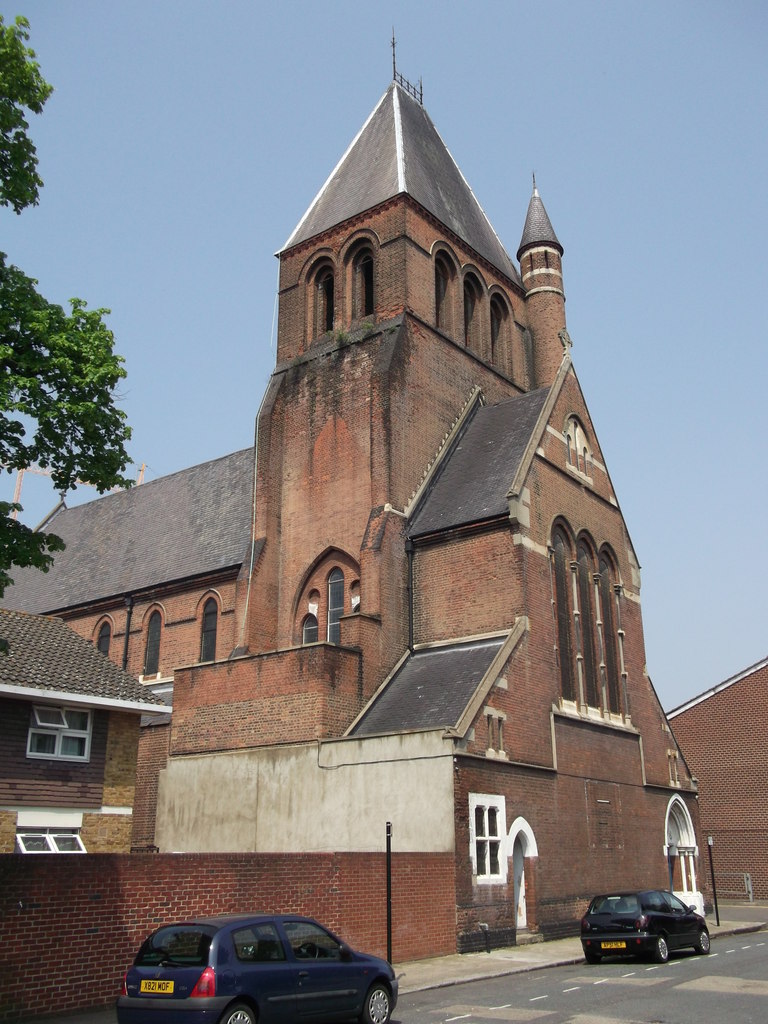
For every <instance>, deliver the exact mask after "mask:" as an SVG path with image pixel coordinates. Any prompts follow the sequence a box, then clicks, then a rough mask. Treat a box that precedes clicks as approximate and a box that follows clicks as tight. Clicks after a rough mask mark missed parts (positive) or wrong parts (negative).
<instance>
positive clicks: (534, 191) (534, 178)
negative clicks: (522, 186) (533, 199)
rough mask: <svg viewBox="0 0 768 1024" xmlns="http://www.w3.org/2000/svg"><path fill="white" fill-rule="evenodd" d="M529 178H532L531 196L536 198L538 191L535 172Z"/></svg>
mask: <svg viewBox="0 0 768 1024" xmlns="http://www.w3.org/2000/svg"><path fill="white" fill-rule="evenodd" d="M531 177H532V178H533V194H534V195H535V196H537V195H538V194H539V192H538V189H537V188H536V171H533V172H532V174H531Z"/></svg>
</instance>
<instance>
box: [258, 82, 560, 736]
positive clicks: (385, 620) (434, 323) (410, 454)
mask: <svg viewBox="0 0 768 1024" xmlns="http://www.w3.org/2000/svg"><path fill="white" fill-rule="evenodd" d="M521 251H522V252H523V253H524V254H525V259H526V265H527V266H528V268H529V269H528V272H527V280H526V282H524V281H523V280H521V278H520V274H519V273H518V270H517V268H516V266H515V265H514V263H513V262H512V260H511V259H510V257H509V256H508V255H507V253H506V251H505V249H504V247H503V246H502V244H501V243H500V241H499V239H498V237H497V235H496V233H495V231H494V230H493V228H492V227H491V225H490V223H489V221H488V219H487V217H486V215H485V213H484V212H483V210H482V208H481V207H480V205H479V203H478V202H477V199H476V198H475V196H474V194H473V192H472V190H471V188H470V187H469V185H468V183H467V182H466V180H465V179H464V177H463V175H462V174H461V172H460V170H459V168H458V167H457V165H456V163H455V162H454V160H453V158H452V157H451V155H450V153H449V152H448V150H447V148H446V146H445V144H444V143H443V141H442V139H441V137H440V135H439V134H438V132H437V130H436V128H435V127H434V125H433V123H432V121H431V120H430V118H429V116H428V114H427V112H426V110H425V109H424V107H423V106H422V104H421V102H420V99H419V98H418V97H417V96H416V95H415V94H414V92H413V91H411V90H409V88H407V87H406V86H404V85H401V84H399V83H398V82H395V81H393V82H392V84H391V85H390V86H389V88H388V89H387V91H386V92H385V94H384V96H383V97H382V99H381V100H380V102H379V103H378V104H377V106H376V108H375V109H374V111H373V112H372V114H371V115H370V117H369V118H368V120H367V121H366V123H365V124H364V125H363V127H362V129H361V130H360V132H359V133H358V135H357V136H356V138H355V139H354V140H353V142H352V143H351V145H350V146H349V148H348V149H347V151H346V152H345V153H344V155H343V156H342V158H341V160H340V161H339V163H338V164H337V166H336V167H335V169H334V170H333V172H332V173H331V175H330V177H329V178H328V179H327V181H326V182H325V184H324V185H323V187H322V189H321V190H320V192H319V193H318V195H317V196H316V198H315V199H314V200H313V202H312V203H311V205H310V207H309V209H308V210H307V212H306V213H305V214H304V216H303V217H302V219H301V221H300V222H299V224H298V225H297V227H296V228H295V230H294V231H293V232H292V233H291V235H290V237H289V238H288V240H287V241H286V243H285V245H284V246H283V248H282V249H281V251H280V252H279V253H278V258H279V260H280V284H279V302H280V307H279V318H278V344H277V363H276V367H275V371H274V373H273V375H272V379H271V381H270V384H269V387H268V390H267V394H266V396H265V400H264V402H263V404H262V408H261V411H260V414H259V418H258V425H257V446H258V452H257V474H256V493H255V518H254V534H253V544H254V552H255V554H256V557H255V559H254V561H253V566H252V567H250V566H249V570H248V572H247V573H244V574H243V576H242V578H241V581H240V595H239V605H240V607H239V609H238V614H239V616H240V618H241V621H242V622H243V633H242V639H241V650H247V651H248V652H250V653H251V654H261V653H265V652H270V651H272V652H274V651H287V650H292V651H294V652H296V651H297V650H298V651H299V653H297V654H294V655H293V656H291V658H289V659H288V660H294V661H301V662H302V663H303V662H304V661H306V659H307V657H308V656H309V653H308V652H307V651H303V652H302V651H301V650H300V649H301V648H305V647H310V646H311V645H312V644H326V645H327V644H328V643H330V644H333V645H335V646H333V647H328V646H325V647H318V648H314V649H313V650H312V652H311V656H312V658H313V659H314V660H313V665H312V669H311V672H310V671H309V670H304V669H302V670H299V669H297V668H296V667H295V666H294V668H292V669H290V670H289V671H287V674H286V676H285V683H284V685H285V687H286V689H290V688H291V686H292V685H293V684H292V682H291V680H293V679H295V678H296V672H297V671H299V674H300V676H301V678H302V679H304V680H305V681H306V685H307V686H311V687H312V686H314V687H317V688H318V690H319V691H325V689H326V688H327V686H328V685H329V680H332V679H334V678H336V677H337V676H338V674H339V673H340V672H341V673H342V675H344V674H345V673H347V674H348V675H349V678H355V679H357V680H359V693H358V695H357V697H356V698H355V700H359V701H361V702H362V701H364V700H367V699H368V698H369V697H370V696H371V694H372V693H373V692H374V691H375V689H376V688H377V687H378V686H379V685H380V683H381V681H382V679H383V678H384V676H385V675H386V673H387V672H388V671H389V670H390V669H391V668H392V666H393V665H394V664H395V663H396V662H397V661H398V659H399V658H401V657H402V656H403V654H404V653H405V652H406V651H407V650H408V646H409V637H412V636H413V629H414V623H413V621H412V617H413V609H412V608H409V593H410V591H409V586H408V559H407V553H406V544H405V535H404V529H405V525H406V522H407V517H408V514H409V510H410V509H412V507H413V502H414V500H415V498H416V496H417V494H418V492H419V487H420V484H421V481H422V480H423V478H424V476H425V474H426V473H427V471H428V470H429V467H430V466H431V465H432V463H433V462H434V460H435V458H436V456H437V455H438V452H439V450H440V448H441V446H442V445H443V444H444V441H445V438H446V437H447V436H448V435H449V434H450V432H451V431H452V430H453V429H454V428H455V426H456V424H457V422H458V421H460V419H461V417H462V415H463V413H464V412H465V410H466V409H467V408H468V405H469V404H470V403H472V402H476V401H477V396H478V395H482V396H483V401H492V402H498V401H500V400H502V399H504V398H507V397H511V396H514V395H518V394H521V393H524V392H526V391H528V390H529V389H530V388H531V387H533V386H541V385H547V384H550V383H551V382H552V380H553V379H554V376H555V374H556V372H557V363H558V362H559V359H556V358H555V356H556V355H557V352H559V354H560V355H561V354H562V344H561V342H560V340H559V339H558V337H557V330H558V329H560V328H561V327H563V326H564V315H563V310H562V301H561V303H560V306H559V307H557V306H556V304H553V301H552V296H551V294H549V292H551V290H552V288H553V287H554V284H553V282H554V283H555V284H557V286H558V287H559V292H558V293H557V294H558V296H559V297H560V299H561V300H562V278H561V273H560V263H559V259H560V255H561V254H562V248H561V247H560V244H559V242H558V241H557V238H556V236H555V234H554V231H553V230H552V228H551V225H550V224H549V219H548V218H547V215H546V212H545V211H544V208H543V205H542V204H541V200H540V199H539V198H538V193H537V192H535V194H534V199H532V200H531V208H530V209H529V212H528V219H527V221H526V226H525V231H524V235H523V242H522V243H521ZM555 255H556V256H557V261H556V262H555V260H554V256H555ZM531 261H533V265H532V266H531ZM547 261H548V262H547ZM544 266H547V267H549V268H550V269H549V270H548V272H547V274H546V276H540V268H541V267H544ZM527 281H530V282H535V283H536V286H535V287H534V286H533V285H532V284H529V283H527ZM553 305H554V308H555V309H556V312H557V317H554V316H553V314H552V308H553ZM531 306H532V311H531ZM539 345H541V346H542V347H546V348H547V349H548V350H549V349H552V350H554V348H555V346H556V348H557V352H555V353H554V354H553V352H549V351H548V352H547V354H539V353H538V352H537V347H538V346H539ZM417 633H418V629H417ZM286 657H288V656H286ZM310 676H312V677H313V681H312V682H311V683H310V682H308V681H307V680H308V679H309V677H310ZM324 699H325V698H319V703H320V704H323V702H324ZM304 713H306V716H307V717H306V720H305V721H304V722H303V726H302V728H301V735H307V736H311V735H314V734H315V732H316V731H317V730H319V731H320V732H321V733H322V734H323V735H327V734H329V733H332V732H333V730H334V729H338V728H339V727H340V726H341V724H342V722H341V719H337V720H336V721H335V722H333V723H332V722H331V720H330V718H329V719H326V720H324V721H320V722H318V721H315V720H314V719H313V718H312V715H313V714H314V711H313V706H312V705H305V706H304V708H303V711H302V714H304ZM321 718H322V716H321ZM297 725H298V723H297V721H296V719H294V721H293V726H294V727H297Z"/></svg>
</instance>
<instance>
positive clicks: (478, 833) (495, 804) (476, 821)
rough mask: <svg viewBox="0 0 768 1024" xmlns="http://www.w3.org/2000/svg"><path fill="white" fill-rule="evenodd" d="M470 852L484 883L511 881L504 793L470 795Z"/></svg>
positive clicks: (477, 876) (479, 876)
mask: <svg viewBox="0 0 768 1024" xmlns="http://www.w3.org/2000/svg"><path fill="white" fill-rule="evenodd" d="M469 853H470V857H471V859H472V874H473V875H474V876H475V878H476V880H477V881H478V882H480V883H481V884H485V885H488V884H493V885H498V884H500V883H503V882H506V881H507V811H506V801H505V799H504V797H503V796H491V795H489V794H487V793H470V795H469Z"/></svg>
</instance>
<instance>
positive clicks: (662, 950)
mask: <svg viewBox="0 0 768 1024" xmlns="http://www.w3.org/2000/svg"><path fill="white" fill-rule="evenodd" d="M653 959H654V960H655V961H656V963H657V964H665V963H666V962H667V960H669V946H668V945H667V940H666V939H665V938H664V936H663V935H658V936H657V937H656V945H655V946H654V948H653Z"/></svg>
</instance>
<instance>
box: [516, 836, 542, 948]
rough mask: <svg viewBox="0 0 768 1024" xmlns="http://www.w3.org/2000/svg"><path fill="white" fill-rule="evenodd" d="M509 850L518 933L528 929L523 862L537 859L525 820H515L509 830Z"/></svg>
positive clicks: (536, 851)
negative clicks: (533, 858) (510, 852)
mask: <svg viewBox="0 0 768 1024" xmlns="http://www.w3.org/2000/svg"><path fill="white" fill-rule="evenodd" d="M509 849H511V850H512V881H513V900H514V905H515V928H516V929H517V931H518V932H520V931H525V930H526V929H527V928H528V906H527V903H526V885H525V862H526V860H527V859H528V858H529V857H538V855H539V850H538V847H537V846H536V837H535V836H534V834H533V829H532V828H531V826H530V825H529V824H528V822H527V821H526V820H525V818H516V819H515V820H514V821H513V822H512V827H511V828H510V830H509Z"/></svg>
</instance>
